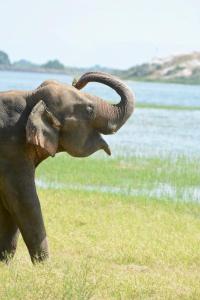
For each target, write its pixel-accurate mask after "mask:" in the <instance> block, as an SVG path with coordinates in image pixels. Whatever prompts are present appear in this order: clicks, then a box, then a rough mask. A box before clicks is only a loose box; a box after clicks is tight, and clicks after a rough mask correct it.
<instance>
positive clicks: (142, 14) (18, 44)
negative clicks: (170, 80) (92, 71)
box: [0, 0, 200, 68]
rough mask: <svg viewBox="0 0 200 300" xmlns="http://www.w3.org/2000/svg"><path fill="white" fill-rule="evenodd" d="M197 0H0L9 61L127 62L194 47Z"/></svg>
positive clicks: (1, 35)
mask: <svg viewBox="0 0 200 300" xmlns="http://www.w3.org/2000/svg"><path fill="white" fill-rule="evenodd" d="M199 33H200V0H185V1H184V0H149V1H148V0H74V1H73V0H32V1H29V0H0V49H1V50H4V51H6V52H7V53H8V54H9V56H10V59H11V61H15V60H19V59H21V58H26V59H28V60H31V61H32V62H36V63H44V62H46V61H47V60H49V59H55V58H57V59H59V60H60V61H62V62H63V63H64V64H65V65H68V66H79V67H81V66H82V67H85V66H92V65H96V64H100V65H102V66H108V67H114V68H128V67H131V66H133V65H135V64H139V63H142V62H149V61H150V60H152V59H153V58H155V57H165V56H168V55H172V54H179V53H187V52H192V51H200V37H199V36H200V34H199Z"/></svg>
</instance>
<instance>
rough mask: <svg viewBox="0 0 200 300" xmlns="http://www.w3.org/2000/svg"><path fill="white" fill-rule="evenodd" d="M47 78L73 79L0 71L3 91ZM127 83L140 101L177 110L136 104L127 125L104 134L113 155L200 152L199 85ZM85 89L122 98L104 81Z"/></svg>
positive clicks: (116, 99)
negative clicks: (114, 131) (172, 107)
mask: <svg viewBox="0 0 200 300" xmlns="http://www.w3.org/2000/svg"><path fill="white" fill-rule="evenodd" d="M46 79H56V80H59V81H61V82H65V83H68V84H71V82H72V80H73V78H72V77H70V76H67V75H61V74H48V73H29V72H8V71H0V91H5V90H9V89H24V90H29V89H35V88H36V87H37V86H38V85H39V84H41V82H43V81H44V80H46ZM127 85H128V86H129V87H130V88H131V89H132V90H133V91H134V93H135V95H136V100H137V103H139V104H146V105H159V106H160V105H161V106H162V105H163V106H176V109H174V110H173V109H164V108H163V109H160V108H159V109H157V108H137V104H136V110H135V113H134V114H133V116H132V117H131V118H130V119H129V121H128V122H127V124H126V125H125V126H124V127H123V128H122V129H121V130H120V131H119V132H118V133H117V134H115V135H111V136H106V137H105V139H106V140H107V141H108V143H109V145H110V147H111V150H112V152H113V155H121V156H124V155H129V156H133V155H137V156H155V155H159V156H160V155H164V156H177V155H190V156H191V155H195V156H198V155H199V153H200V142H199V141H200V121H199V120H200V110H199V107H200V86H197V85H196V86H193V85H180V84H166V83H150V82H132V81H127ZM84 91H86V92H89V93H92V94H95V95H98V96H100V97H102V98H104V99H107V100H111V99H112V100H113V103H114V102H117V101H118V99H119V97H118V95H117V94H116V93H115V92H114V91H113V90H111V89H110V88H108V87H106V86H104V85H101V84H96V83H90V84H88V86H87V87H86V88H85V89H84ZM177 106H180V110H179V109H177ZM182 107H185V108H186V109H184V110H183V109H181V108H182ZM190 107H193V110H190V109H189V108H190ZM194 107H196V108H197V109H194ZM187 108H188V109H187Z"/></svg>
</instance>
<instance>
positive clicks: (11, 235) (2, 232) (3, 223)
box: [0, 202, 19, 262]
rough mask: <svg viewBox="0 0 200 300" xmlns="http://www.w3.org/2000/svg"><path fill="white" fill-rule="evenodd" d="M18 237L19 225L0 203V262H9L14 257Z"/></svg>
mask: <svg viewBox="0 0 200 300" xmlns="http://www.w3.org/2000/svg"><path fill="white" fill-rule="evenodd" d="M18 235H19V230H18V228H17V225H16V224H15V222H14V221H13V219H12V217H11V215H10V214H9V212H8V211H7V210H6V209H5V208H4V207H3V205H2V203H1V202H0V261H5V262H8V261H9V259H11V258H12V257H13V256H14V254H15V250H16V247H17V240H18Z"/></svg>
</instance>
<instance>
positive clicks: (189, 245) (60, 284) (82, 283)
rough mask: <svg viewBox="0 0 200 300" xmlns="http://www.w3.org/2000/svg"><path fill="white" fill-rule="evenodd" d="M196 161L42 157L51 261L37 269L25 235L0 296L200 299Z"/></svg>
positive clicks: (2, 269)
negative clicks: (30, 256)
mask: <svg viewBox="0 0 200 300" xmlns="http://www.w3.org/2000/svg"><path fill="white" fill-rule="evenodd" d="M199 167H200V162H199V160H198V159H193V160H192V159H191V160H189V159H187V158H185V157H180V158H176V159H174V158H173V159H172V158H159V157H154V158H138V157H133V158H128V159H123V158H118V159H116V158H115V159H112V158H104V157H102V156H95V157H94V158H88V159H73V158H69V157H68V156H67V155H58V156H57V157H56V158H54V159H49V160H47V161H45V162H44V163H43V164H42V165H41V166H40V167H39V168H38V171H37V180H38V184H39V186H41V187H40V188H38V192H39V196H40V199H41V204H42V209H43V214H44V219H45V224H46V228H47V233H48V239H49V246H50V252H51V259H50V261H49V262H47V263H45V264H41V265H38V266H35V267H33V266H32V265H31V263H30V259H29V256H28V253H27V250H26V248H25V245H24V243H23V241H22V239H20V241H19V247H18V249H17V254H16V256H15V258H14V260H13V262H11V264H10V265H9V266H5V265H3V264H2V265H0V278H1V280H0V299H3V300H4V299H30V300H32V299H33V300H37V299H75V300H76V299H77V300H78V299H83V300H87V299H199V298H200V285H199V282H200V259H199V253H200V231H199V228H200V206H199V204H198V203H196V202H195V201H194V200H195V197H194V194H193V193H192V191H193V190H195V189H197V188H198V184H199V180H200V174H199ZM52 182H53V184H52ZM50 183H51V184H50ZM187 191H188V192H187Z"/></svg>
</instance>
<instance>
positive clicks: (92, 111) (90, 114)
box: [86, 105, 94, 117]
mask: <svg viewBox="0 0 200 300" xmlns="http://www.w3.org/2000/svg"><path fill="white" fill-rule="evenodd" d="M86 111H87V114H88V116H89V117H93V115H94V108H93V107H92V106H91V105H88V106H87V107H86Z"/></svg>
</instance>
